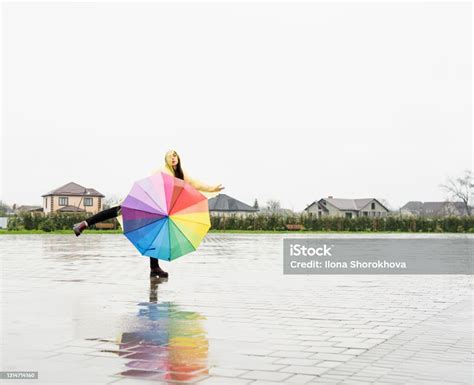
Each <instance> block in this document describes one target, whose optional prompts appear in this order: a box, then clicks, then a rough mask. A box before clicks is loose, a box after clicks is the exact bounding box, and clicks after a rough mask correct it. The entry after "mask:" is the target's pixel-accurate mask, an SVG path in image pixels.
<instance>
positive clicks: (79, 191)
mask: <svg viewBox="0 0 474 385" xmlns="http://www.w3.org/2000/svg"><path fill="white" fill-rule="evenodd" d="M50 195H64V196H92V197H102V198H103V197H104V196H105V195H103V194H101V193H100V192H98V191H97V190H95V189H93V188H86V187H84V186H81V185H80V184H77V183H74V182H69V183H66V184H65V185H64V186H61V187H58V188H57V189H55V190H52V191H50V192H48V193H46V194H44V195H41V196H42V197H47V196H50Z"/></svg>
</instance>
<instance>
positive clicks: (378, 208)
mask: <svg viewBox="0 0 474 385" xmlns="http://www.w3.org/2000/svg"><path fill="white" fill-rule="evenodd" d="M304 211H306V212H308V213H315V214H317V216H318V218H321V217H323V216H331V217H333V216H337V217H346V218H354V217H382V216H385V215H387V214H388V213H389V212H390V210H389V209H388V208H387V207H385V206H384V205H383V204H382V203H380V202H379V201H378V200H377V199H375V198H360V199H346V198H334V197H332V196H328V197H327V198H322V199H320V200H319V201H314V202H313V203H311V204H310V205H308V206H307V207H306V208H305V209H304Z"/></svg>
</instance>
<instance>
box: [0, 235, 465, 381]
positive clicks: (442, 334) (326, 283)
mask: <svg viewBox="0 0 474 385" xmlns="http://www.w3.org/2000/svg"><path fill="white" fill-rule="evenodd" d="M282 237H283V236H282V235H257V234H255V235H253V234H250V235H247V234H246V235H239V234H229V235H225V234H209V235H208V237H207V238H206V239H205V241H204V243H203V244H202V246H201V247H200V248H199V250H198V251H197V252H195V253H193V254H191V255H189V256H185V257H183V258H181V259H178V260H177V261H175V262H173V263H171V264H166V263H162V265H163V267H164V268H165V269H167V270H168V271H169V272H170V279H169V280H168V281H160V280H157V279H149V278H148V260H147V258H144V257H141V256H139V255H137V253H136V251H135V249H134V248H133V246H131V245H130V244H129V243H128V241H127V240H126V239H125V238H124V237H123V236H121V235H94V234H84V235H82V236H81V237H79V238H75V237H74V236H71V237H69V236H55V235H50V236H48V235H42V236H34V235H31V236H26V235H25V236H3V237H2V238H0V250H1V254H2V257H1V265H2V266H1V268H2V269H1V270H2V286H1V288H2V293H1V294H2V298H1V300H2V324H1V326H2V334H1V336H2V338H1V344H2V345H1V348H2V350H1V352H2V358H1V362H2V370H11V371H13V370H31V371H38V372H39V379H38V380H25V381H21V380H14V382H12V384H13V383H15V384H21V383H26V384H32V383H35V384H55V383H56V384H59V383H60V384H64V383H76V384H80V383H83V384H117V385H127V384H137V383H143V384H148V383H154V384H174V383H176V384H190V383H192V384H199V385H209V384H220V385H233V384H252V385H265V384H278V383H280V384H281V383H283V384H312V383H316V384H347V385H350V384H371V383H373V384H472V383H473V381H472V380H473V374H472V372H471V367H472V320H473V314H472V279H471V277H469V276H448V275H445V276H442V275H438V276H435V275H425V276H408V275H407V276H402V275H400V276H394V275H392V276H385V275H370V276H369V275H365V276H351V275H345V276H342V275H341V276H321V275H318V276H309V275H308V276H301V275H300V276H284V275H282ZM449 239H450V240H451V241H452V239H455V236H453V237H450V238H449ZM10 381H13V380H10ZM10 381H5V382H6V383H10Z"/></svg>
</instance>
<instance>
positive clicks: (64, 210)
mask: <svg viewBox="0 0 474 385" xmlns="http://www.w3.org/2000/svg"><path fill="white" fill-rule="evenodd" d="M56 211H59V212H61V213H82V212H84V211H85V210H84V209H81V208H79V207H76V206H64V207H61V208H60V209H57V210H56Z"/></svg>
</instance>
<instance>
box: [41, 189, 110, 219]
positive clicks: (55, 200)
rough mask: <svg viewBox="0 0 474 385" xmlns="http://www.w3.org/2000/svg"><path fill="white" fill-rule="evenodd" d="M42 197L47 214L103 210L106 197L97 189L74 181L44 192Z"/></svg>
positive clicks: (92, 212) (44, 210) (93, 212)
mask: <svg viewBox="0 0 474 385" xmlns="http://www.w3.org/2000/svg"><path fill="white" fill-rule="evenodd" d="M42 197H43V212H44V213H45V214H50V213H54V212H62V213H75V212H88V213H91V214H95V213H97V212H99V211H100V210H102V199H104V195H103V194H101V193H100V192H98V191H97V190H95V189H93V188H87V187H84V186H81V185H80V184H77V183H74V182H69V183H67V184H65V185H64V186H61V187H59V188H57V189H55V190H52V191H50V192H48V193H46V194H43V195H42Z"/></svg>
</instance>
